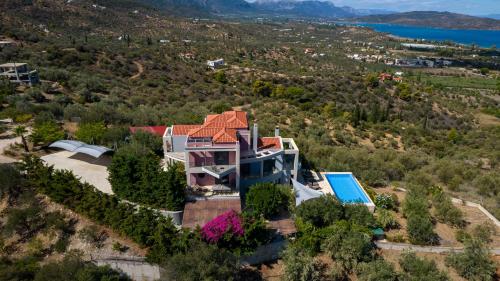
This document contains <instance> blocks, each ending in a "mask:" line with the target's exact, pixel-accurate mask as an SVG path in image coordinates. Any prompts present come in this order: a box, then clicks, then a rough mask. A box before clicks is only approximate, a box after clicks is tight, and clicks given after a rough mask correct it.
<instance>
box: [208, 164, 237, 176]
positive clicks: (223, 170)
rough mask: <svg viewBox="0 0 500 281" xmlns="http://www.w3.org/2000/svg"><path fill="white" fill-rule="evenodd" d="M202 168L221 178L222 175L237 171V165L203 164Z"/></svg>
mask: <svg viewBox="0 0 500 281" xmlns="http://www.w3.org/2000/svg"><path fill="white" fill-rule="evenodd" d="M201 170H202V171H203V172H205V173H207V174H209V175H211V176H213V177H215V178H217V179H221V178H222V177H224V176H227V175H229V174H230V173H232V172H234V171H236V165H213V166H203V167H202V168H201Z"/></svg>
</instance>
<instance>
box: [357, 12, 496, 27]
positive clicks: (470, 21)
mask: <svg viewBox="0 0 500 281" xmlns="http://www.w3.org/2000/svg"><path fill="white" fill-rule="evenodd" d="M354 20H356V21H359V22H367V23H392V24H403V25H414V26H430V27H441V28H450V29H488V30H500V20H496V19H491V18H480V17H473V16H468V15H462V14H455V13H449V12H430V11H415V12H407V13H396V14H389V15H370V16H365V17H360V18H356V19H354Z"/></svg>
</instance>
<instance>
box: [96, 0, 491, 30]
mask: <svg viewBox="0 0 500 281" xmlns="http://www.w3.org/2000/svg"><path fill="white" fill-rule="evenodd" d="M100 1H104V2H105V0H100ZM135 1H139V2H141V3H143V4H147V5H151V6H154V7H156V8H158V9H161V10H166V11H169V12H172V13H177V14H179V15H183V16H186V15H188V16H210V15H215V16H246V17H265V16H269V17H282V18H305V19H331V20H338V19H343V20H347V21H352V20H355V21H363V22H370V23H394V24H405V25H416V26H430V27H442V28H454V29H493V30H500V21H498V20H495V19H492V18H481V17H473V16H467V15H462V14H455V13H448V12H427V11H416V12H406V13H396V12H391V11H387V10H382V9H374V10H373V9H354V8H352V7H348V6H343V7H339V6H336V5H334V4H333V3H332V2H330V1H324V0H303V1H296V0H295V1H294V0H256V1H255V2H252V3H250V2H247V1H245V0H135ZM492 16H494V15H492Z"/></svg>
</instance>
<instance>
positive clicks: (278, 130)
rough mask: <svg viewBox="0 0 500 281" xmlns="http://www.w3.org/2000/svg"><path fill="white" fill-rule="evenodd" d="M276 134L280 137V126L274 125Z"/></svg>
mask: <svg viewBox="0 0 500 281" xmlns="http://www.w3.org/2000/svg"><path fill="white" fill-rule="evenodd" d="M274 136H275V137H279V136H280V126H276V127H274Z"/></svg>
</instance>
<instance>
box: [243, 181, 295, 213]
mask: <svg viewBox="0 0 500 281" xmlns="http://www.w3.org/2000/svg"><path fill="white" fill-rule="evenodd" d="M290 200H291V189H290V187H289V186H284V185H276V184H272V183H258V184H256V185H253V186H251V187H250V188H249V191H248V193H247V194H246V200H245V203H246V208H247V209H248V210H250V211H251V212H253V213H255V214H257V215H262V216H264V217H265V218H268V219H269V218H271V217H272V216H275V215H277V214H279V213H280V212H281V211H287V210H288V207H289V205H290Z"/></svg>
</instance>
